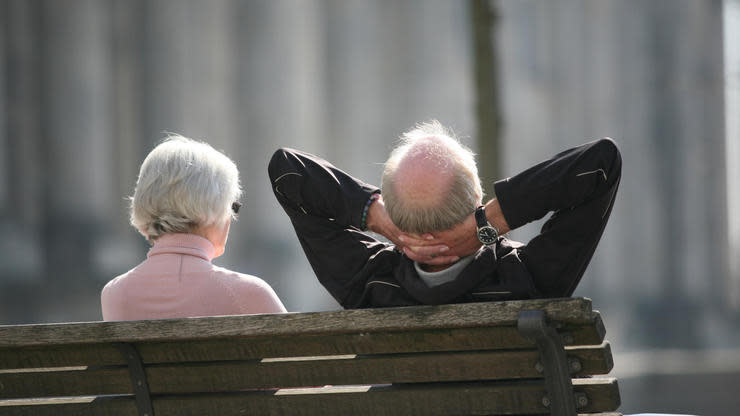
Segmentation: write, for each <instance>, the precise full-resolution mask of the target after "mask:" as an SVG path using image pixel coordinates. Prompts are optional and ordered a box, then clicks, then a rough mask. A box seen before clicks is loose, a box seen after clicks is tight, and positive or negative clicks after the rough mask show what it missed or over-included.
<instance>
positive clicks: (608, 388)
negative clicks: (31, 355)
mask: <svg viewBox="0 0 740 416" xmlns="http://www.w3.org/2000/svg"><path fill="white" fill-rule="evenodd" d="M579 388H581V389H582V390H583V391H585V392H586V393H587V394H590V395H593V396H601V397H605V398H606V399H603V400H600V401H599V402H598V403H595V404H594V406H595V405H596V404H600V405H604V406H606V407H607V408H608V407H615V406H618V402H617V403H615V402H613V400H614V397H615V395H614V393H613V391H612V390H614V389H615V388H616V383H609V382H598V381H595V382H592V383H591V384H589V385H583V386H580V387H579ZM544 395H545V388H544V385H543V383H541V382H535V381H525V382H519V383H508V382H481V383H435V384H429V385H423V384H422V385H392V386H375V387H369V386H353V387H331V386H329V387H324V388H315V389H295V390H291V389H283V390H279V391H250V392H238V393H236V392H235V393H215V394H200V395H185V396H179V395H175V396H155V397H154V399H153V404H154V412H155V414H156V415H157V416H166V415H182V416H187V415H199V416H200V415H205V414H214V415H260V416H263V415H264V416H270V415H280V416H282V415H292V416H293V415H294V416H314V415H321V416H332V415H337V416H339V415H341V416H345V415H353V416H364V415H372V416H383V415H404V416H413V415H425V416H426V415H432V416H433V415H449V414H468V415H476V414H477V415H485V414H513V415H516V414H523V415H537V414H547V408H546V407H544V406H543V405H542V397H543V396H544ZM609 400H612V401H611V402H610V401H609ZM133 405H134V404H133V398H130V397H111V398H100V399H96V400H94V401H92V402H89V403H79V404H75V405H71V407H70V408H69V409H70V410H69V411H68V412H67V413H62V411H61V409H60V408H59V406H58V405H57V404H49V402H48V401H47V402H45V403H44V404H38V405H34V406H17V407H9V408H8V407H6V408H3V407H0V409H2V412H5V411H6V410H8V412H7V413H3V414H7V415H9V416H19V415H24V416H26V415H34V416H46V415H54V416H57V415H62V414H75V415H80V416H86V415H95V416H109V415H134V414H135V407H133ZM0 406H2V402H0ZM606 411H608V410H606ZM583 412H589V409H588V408H586V409H583Z"/></svg>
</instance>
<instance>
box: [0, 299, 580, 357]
mask: <svg viewBox="0 0 740 416" xmlns="http://www.w3.org/2000/svg"><path fill="white" fill-rule="evenodd" d="M527 309H541V310H544V311H545V313H546V315H547V317H548V318H549V319H552V320H556V321H559V322H563V323H585V322H589V321H592V320H593V311H592V310H591V301H590V300H589V299H584V298H563V299H540V300H528V301H511V302H487V303H469V304H458V305H438V306H415V307H402V308H381V309H356V310H345V311H331V312H313V313H288V314H280V315H248V316H247V315H239V316H222V317H202V318H184V319H167V320H150V321H128V322H86V323H68V324H44V325H9V326H8V325H6V326H0V348H1V347H11V346H37V345H44V344H56V345H62V344H82V343H103V342H137V341H138V342H141V341H150V342H151V341H177V340H189V339H204V338H220V337H237V336H240V337H259V336H269V337H280V336H288V337H289V336H292V335H294V334H299V333H300V334H310V335H328V334H342V333H356V332H372V331H407V330H413V329H415V328H421V327H423V328H430V329H452V328H465V327H478V326H508V325H515V324H516V320H517V317H518V314H519V311H521V310H527Z"/></svg>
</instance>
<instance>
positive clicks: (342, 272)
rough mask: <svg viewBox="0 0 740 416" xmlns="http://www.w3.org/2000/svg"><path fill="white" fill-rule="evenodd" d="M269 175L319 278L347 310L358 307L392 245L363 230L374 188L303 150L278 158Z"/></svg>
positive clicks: (278, 154) (281, 151)
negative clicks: (376, 260) (377, 259)
mask: <svg viewBox="0 0 740 416" xmlns="http://www.w3.org/2000/svg"><path fill="white" fill-rule="evenodd" d="M268 173H269V177H270V182H271V184H272V189H273V192H274V194H275V198H276V199H277V200H278V202H279V203H280V205H281V206H282V207H283V209H284V210H285V213H286V214H287V215H288V217H289V218H290V220H291V223H292V224H293V228H294V229H295V232H296V236H297V237H298V241H299V242H300V244H301V247H302V248H303V251H304V252H305V254H306V258H307V259H308V261H309V263H310V264H311V267H312V268H313V270H314V272H315V273H316V277H317V278H318V279H319V281H320V282H321V284H322V285H323V286H324V287H325V288H326V289H327V290H328V291H329V293H331V295H332V296H333V297H334V298H335V299H336V300H337V302H339V304H341V305H342V306H344V307H352V306H353V305H356V304H358V303H359V299H360V298H361V297H362V296H363V292H364V290H365V285H366V283H367V279H368V276H371V275H372V273H371V272H370V269H372V268H373V267H374V264H373V263H372V262H373V257H374V256H375V255H376V254H377V253H378V252H379V251H381V250H383V249H385V248H387V247H388V246H389V245H388V244H386V243H382V242H380V241H378V240H376V239H374V238H372V237H371V236H370V235H368V234H365V233H363V232H362V231H361V230H360V226H361V222H362V212H363V210H364V207H365V204H366V203H367V201H368V199H369V198H370V196H371V195H372V194H373V193H376V192H379V189H378V188H377V187H375V186H372V185H368V184H366V183H364V182H362V181H361V180H359V179H355V178H353V177H351V176H350V175H348V174H346V173H345V172H343V171H342V170H340V169H337V168H336V167H334V166H332V165H331V164H330V163H329V162H327V161H325V160H323V159H321V158H319V157H317V156H314V155H311V154H308V153H305V152H301V151H298V150H292V149H284V148H283V149H279V150H278V151H276V152H275V154H274V155H273V157H272V159H271V160H270V165H269V167H268Z"/></svg>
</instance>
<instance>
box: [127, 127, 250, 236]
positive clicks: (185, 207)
mask: <svg viewBox="0 0 740 416" xmlns="http://www.w3.org/2000/svg"><path fill="white" fill-rule="evenodd" d="M241 193H242V190H241V186H240V184H239V171H238V169H237V168H236V165H235V164H234V162H233V161H231V159H229V158H228V157H227V156H226V155H224V154H223V153H221V152H219V151H217V150H215V149H214V148H213V147H211V146H210V145H209V144H207V143H203V142H198V141H195V140H192V139H189V138H187V137H183V136H180V135H177V134H173V135H170V136H168V137H167V138H165V140H164V141H163V142H162V143H160V144H159V145H158V146H157V147H155V148H154V149H153V150H152V151H151V152H150V153H149V155H148V156H147V157H146V159H144V162H143V163H142V164H141V170H140V171H139V178H138V180H137V181H136V189H135V191H134V195H133V196H132V197H131V225H133V226H134V227H135V228H136V229H137V230H138V231H139V232H140V233H141V234H142V235H143V236H144V237H146V239H147V240H148V241H149V242H150V243H153V242H154V240H156V239H157V238H159V237H160V236H161V235H163V234H168V233H189V232H192V231H193V230H194V229H195V228H196V227H200V226H210V225H213V224H223V223H224V222H225V221H226V220H228V219H229V218H230V217H231V216H232V215H233V213H232V210H231V205H232V204H233V203H234V202H235V201H237V200H238V199H239V197H240V196H241Z"/></svg>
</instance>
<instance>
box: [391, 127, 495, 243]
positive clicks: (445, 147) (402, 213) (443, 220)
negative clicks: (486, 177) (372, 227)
mask: <svg viewBox="0 0 740 416" xmlns="http://www.w3.org/2000/svg"><path fill="white" fill-rule="evenodd" d="M430 139H431V140H430ZM411 154H424V156H425V157H428V158H433V159H435V160H437V161H438V163H439V166H440V169H442V170H445V171H446V172H447V173H448V174H450V175H451V177H452V183H451V185H450V186H449V190H448V192H447V194H446V195H442V196H441V198H440V199H439V201H441V202H438V203H435V204H429V203H427V204H423V203H421V204H420V203H419V202H420V201H408V200H405V199H404V198H403V196H402V195H403V193H402V192H398V189H396V188H397V183H396V172H397V171H398V167H399V165H400V163H402V161H403V159H404V158H405V157H406V156H407V155H411ZM381 182H382V183H381V192H382V194H383V201H384V202H385V207H386V210H387V211H388V216H389V217H390V219H391V221H393V223H394V224H395V225H396V226H397V227H398V228H399V229H400V230H402V231H405V232H414V233H427V232H434V231H441V230H446V229H449V228H452V227H454V226H455V225H457V224H459V223H461V222H462V221H463V220H465V218H466V217H467V216H468V215H470V214H471V213H472V212H473V211H475V208H476V207H477V206H478V205H480V203H481V201H482V199H483V190H482V188H481V184H480V179H479V178H478V168H477V166H476V163H475V154H474V153H473V152H472V151H471V150H470V149H468V148H467V147H465V146H463V145H462V144H461V143H460V142H459V140H458V139H457V138H456V137H455V136H454V134H453V133H452V132H450V131H449V130H448V129H446V128H445V127H444V126H443V125H442V124H441V123H440V122H439V121H437V120H432V121H430V122H427V123H423V124H419V125H417V126H416V127H415V128H413V129H412V130H410V131H408V132H406V133H404V134H403V135H402V136H401V138H400V143H399V145H398V146H397V147H396V148H395V149H393V151H392V152H391V155H390V157H389V158H388V160H387V161H386V163H385V168H384V169H383V176H382V179H381ZM406 199H408V198H406ZM421 202H423V201H421Z"/></svg>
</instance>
